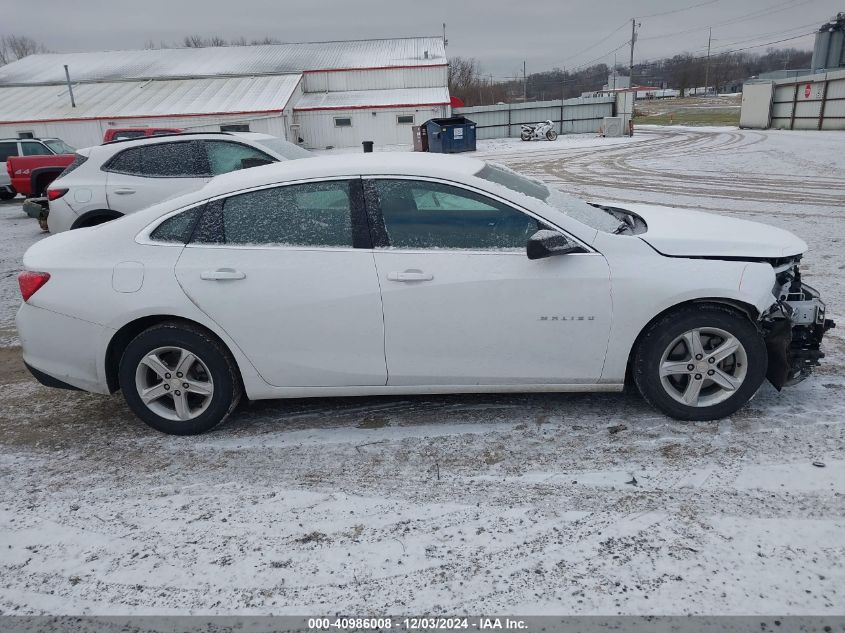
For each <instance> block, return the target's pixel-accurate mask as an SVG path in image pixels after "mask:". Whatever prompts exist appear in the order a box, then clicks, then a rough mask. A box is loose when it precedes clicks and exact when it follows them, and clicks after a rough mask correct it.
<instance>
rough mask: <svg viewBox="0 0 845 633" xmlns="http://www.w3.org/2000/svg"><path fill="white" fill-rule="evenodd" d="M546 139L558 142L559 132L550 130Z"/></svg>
mask: <svg viewBox="0 0 845 633" xmlns="http://www.w3.org/2000/svg"><path fill="white" fill-rule="evenodd" d="M546 138H547V139H549V140H550V141H556V140H557V132H555V131H554V130H549V131H548V132H546Z"/></svg>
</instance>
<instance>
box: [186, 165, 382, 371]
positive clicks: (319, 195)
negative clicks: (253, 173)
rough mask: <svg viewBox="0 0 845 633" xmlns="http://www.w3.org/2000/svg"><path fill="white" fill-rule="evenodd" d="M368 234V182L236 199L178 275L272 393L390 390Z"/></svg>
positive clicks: (212, 209) (209, 217)
mask: <svg viewBox="0 0 845 633" xmlns="http://www.w3.org/2000/svg"><path fill="white" fill-rule="evenodd" d="M353 207H354V208H355V209H357V211H353ZM360 223H363V227H362V226H361V224H360ZM353 227H355V228H353ZM362 228H363V229H364V230H363V233H364V234H366V220H365V218H364V216H363V201H362V196H361V180H360V179H353V180H331V181H322V182H310V183H300V184H290V185H285V186H274V187H269V188H264V189H260V190H256V191H251V192H247V193H242V194H237V195H232V196H230V197H228V198H226V199H225V200H220V201H215V202H211V203H209V205H208V207H207V208H206V212H205V214H204V216H203V218H202V220H201V224H200V226H199V227H198V229H197V231H196V232H195V236H194V240H193V241H192V242H191V243H189V244H188V245H187V246H186V248H185V249H184V251H183V253H182V255H181V257H180V259H179V262H178V264H177V266H176V275H177V278H178V280H179V283H180V284H181V285H182V288H183V289H184V291H185V293H186V294H187V295H188V297H189V298H190V299H191V300H192V301H193V302H194V303H195V304H196V305H197V306H198V307H199V308H200V309H201V310H202V311H203V312H205V313H206V314H207V315H208V316H209V317H210V318H211V319H213V320H214V321H215V322H216V323H217V324H218V325H219V326H220V327H221V328H223V329H224V330H225V331H226V332H227V333H228V334H229V335H230V336H231V337H232V339H234V341H235V343H236V344H237V345H238V347H239V348H240V349H241V350H242V351H243V352H244V354H245V355H246V356H247V357H248V358H249V360H250V361H251V362H252V364H253V365H254V366H255V368H256V369H257V370H258V372H259V373H260V374H261V376H262V377H263V378H264V380H266V381H267V382H268V383H269V384H271V385H274V386H278V387H339V386H376V385H377V386H383V385H384V384H385V382H386V380H387V373H386V369H385V361H384V330H383V321H382V311H381V297H380V293H379V284H378V278H377V277H376V271H375V265H374V263H373V254H372V250H371V249H369V248H356V246H360V243H359V237H360V235H361V234H362V230H361V229H362ZM367 239H368V236H367Z"/></svg>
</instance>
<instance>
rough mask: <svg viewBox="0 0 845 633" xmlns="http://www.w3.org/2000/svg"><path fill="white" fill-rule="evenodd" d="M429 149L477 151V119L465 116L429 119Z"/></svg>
mask: <svg viewBox="0 0 845 633" xmlns="http://www.w3.org/2000/svg"><path fill="white" fill-rule="evenodd" d="M424 125H425V128H426V130H427V131H428V151H429V152H437V153H440V154H455V153H457V152H474V151H475V121H470V120H469V119H468V118H466V117H463V116H455V117H451V118H448V119H429V120H428V121H426V122H425V124H424Z"/></svg>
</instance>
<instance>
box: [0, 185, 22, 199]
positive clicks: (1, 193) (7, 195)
mask: <svg viewBox="0 0 845 633" xmlns="http://www.w3.org/2000/svg"><path fill="white" fill-rule="evenodd" d="M16 195H18V194H17V192H16V191H15V190H14V189H12V188H11V187H0V200H11V199H12V198H14V197H15V196H16Z"/></svg>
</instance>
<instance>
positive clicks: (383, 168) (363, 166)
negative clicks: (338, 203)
mask: <svg viewBox="0 0 845 633" xmlns="http://www.w3.org/2000/svg"><path fill="white" fill-rule="evenodd" d="M482 167H484V163H483V162H482V161H480V160H478V159H477V158H467V157H464V156H444V155H443V154H427V153H420V152H375V153H370V154H364V153H361V154H340V155H335V156H316V157H314V158H302V159H298V160H291V161H287V162H284V163H273V164H272V165H262V166H261V167H252V168H250V169H243V170H239V171H235V172H231V173H228V174H223V175H221V176H217V177H215V178H212V179H211V181H210V182H209V183H208V184H207V185H206V186H205V187H204V188H203V189H202V190H201V193H202V197H213V196H217V195H222V194H225V193H229V192H231V191H237V190H239V189H248V188H250V187H260V186H262V185H269V184H273V183H281V182H290V181H293V180H304V179H308V178H330V177H332V176H356V175H359V174H361V175H366V174H379V175H396V176H430V177H433V178H435V177H436V178H447V179H448V178H454V177H455V176H472V175H473V174H476V173H477V172H478V171H479V170H481V168H482Z"/></svg>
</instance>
